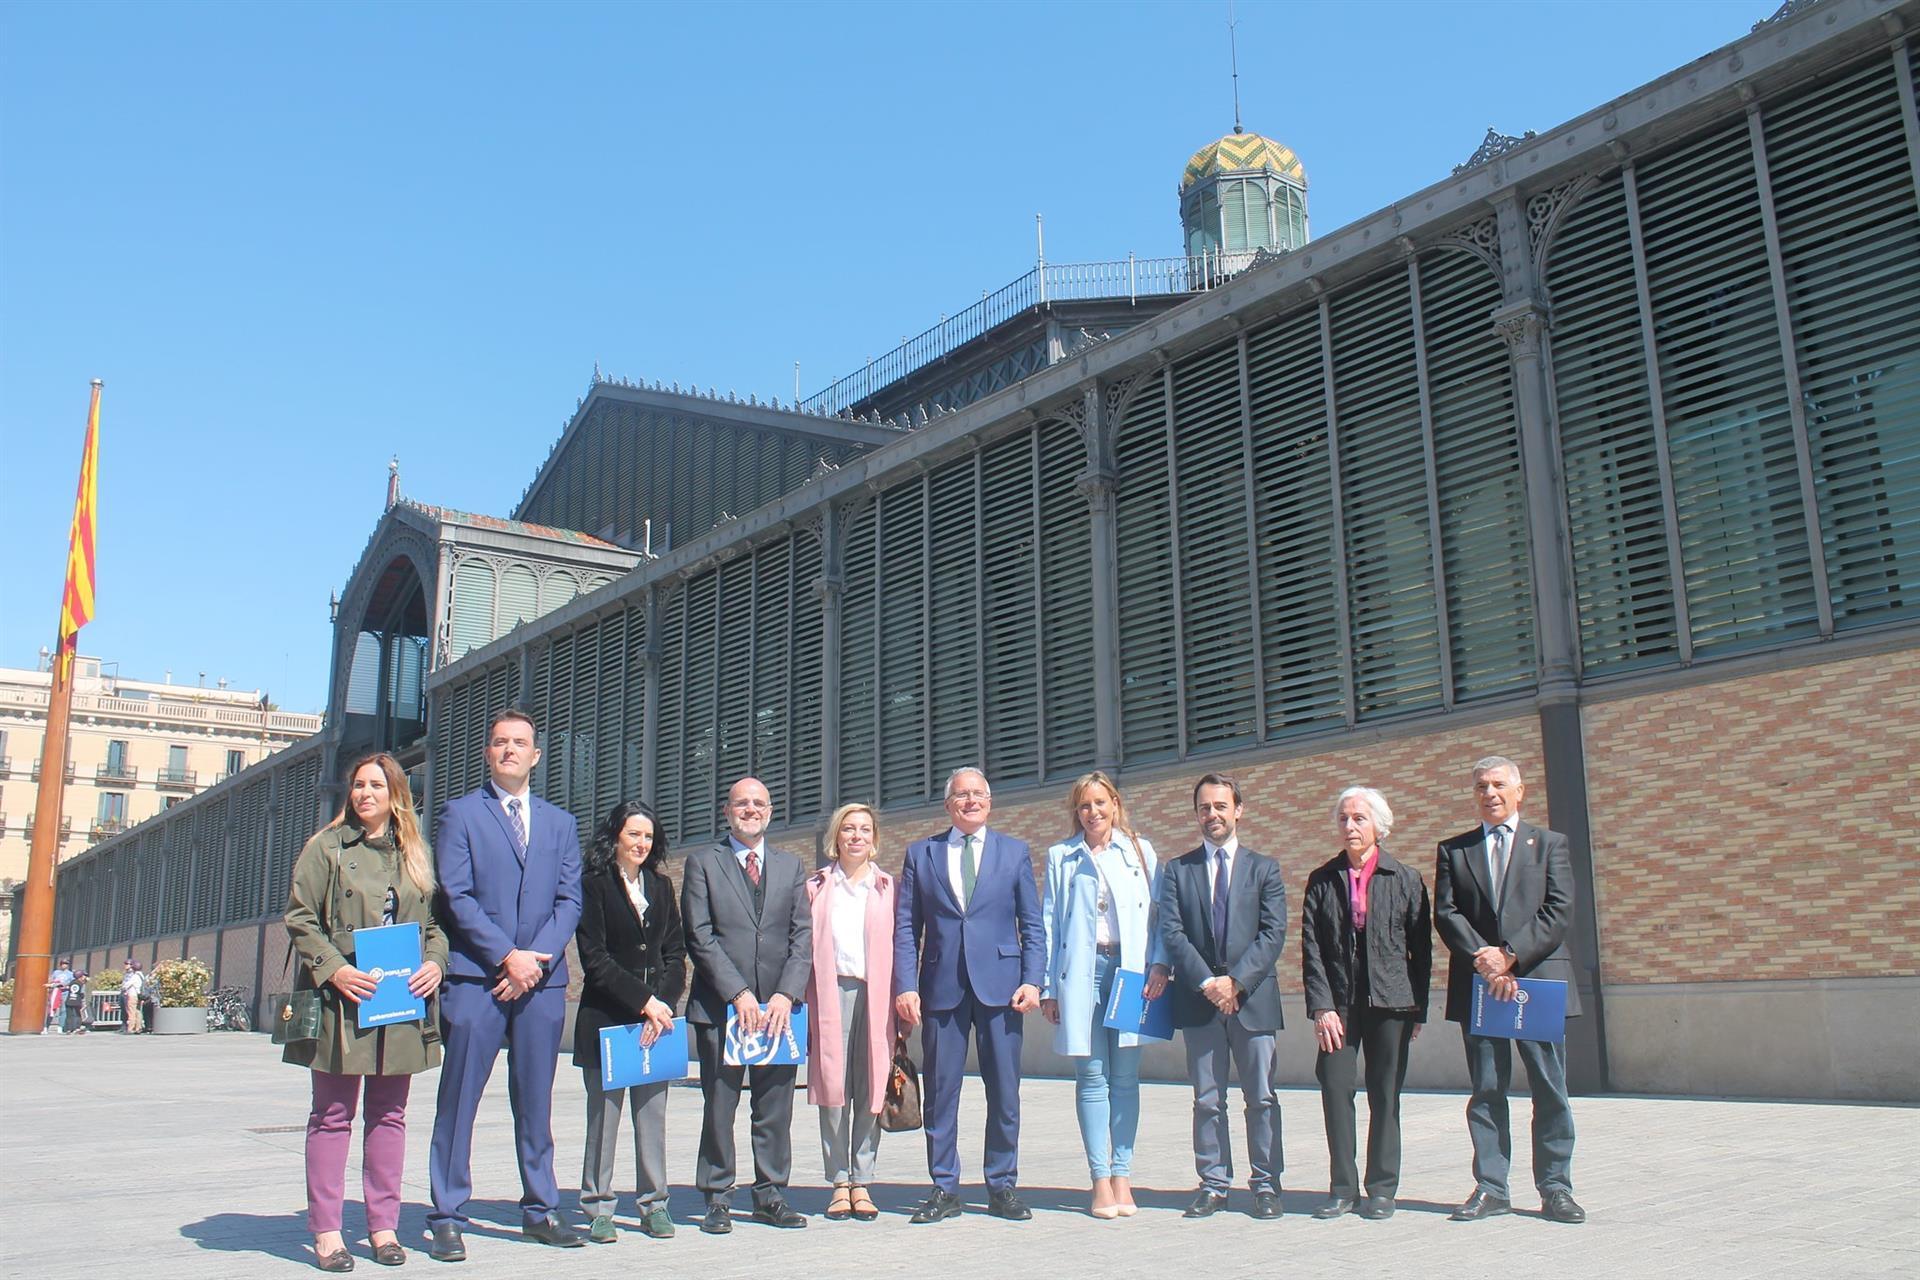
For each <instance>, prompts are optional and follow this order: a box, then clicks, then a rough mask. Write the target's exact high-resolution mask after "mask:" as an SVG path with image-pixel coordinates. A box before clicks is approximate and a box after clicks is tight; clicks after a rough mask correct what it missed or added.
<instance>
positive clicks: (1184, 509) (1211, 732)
mask: <svg viewBox="0 0 1920 1280" xmlns="http://www.w3.org/2000/svg"><path fill="white" fill-rule="evenodd" d="M1243 185H1244V184H1236V185H1235V186H1234V187H1230V188H1229V189H1228V201H1229V203H1230V204H1233V205H1237V204H1238V203H1239V202H1240V199H1241V195H1240V191H1239V190H1238V187H1239V186H1243ZM1240 425H1241V424H1240V375H1239V350H1238V347H1237V345H1236V344H1233V343H1228V344H1226V345H1224V346H1220V347H1216V348H1215V349H1213V350H1212V351H1210V352H1207V353H1205V354H1204V355H1200V356H1196V357H1193V358H1192V359H1189V360H1185V361H1182V362H1181V363H1179V364H1177V365H1175V366H1174V371H1173V475H1174V483H1175V486H1176V492H1177V493H1178V495H1179V499H1178V501H1179V505H1178V508H1177V509H1176V512H1175V518H1174V526H1175V531H1176V533H1175V536H1176V539H1177V541H1178V543H1179V546H1180V598H1179V608H1180V611H1181V619H1180V621H1181V626H1180V633H1181V640H1182V647H1183V652H1184V655H1185V664H1184V670H1185V682H1184V692H1185V695H1186V706H1187V715H1186V726H1187V740H1186V748H1187V750H1188V751H1200V750H1207V749H1210V748H1216V747H1224V746H1230V745H1233V744H1236V743H1243V742H1247V741H1250V740H1252V738H1253V737H1254V735H1255V732H1256V729H1255V725H1254V706H1253V624H1252V620H1251V614H1250V612H1249V609H1248V597H1249V593H1250V591H1251V590H1252V585H1253V584H1252V583H1251V582H1250V581H1249V580H1248V566H1249V563H1250V555H1251V548H1249V547H1248V545H1247V506H1246V475H1245V471H1244V468H1245V465H1246V451H1245V449H1244V448H1243V447H1242V439H1241V430H1240Z"/></svg>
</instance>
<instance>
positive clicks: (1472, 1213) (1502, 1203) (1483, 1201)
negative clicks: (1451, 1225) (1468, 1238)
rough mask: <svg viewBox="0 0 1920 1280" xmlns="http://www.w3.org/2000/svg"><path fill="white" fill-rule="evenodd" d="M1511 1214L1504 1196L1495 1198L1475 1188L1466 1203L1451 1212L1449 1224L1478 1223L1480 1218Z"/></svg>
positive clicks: (1509, 1205) (1510, 1208) (1510, 1207)
mask: <svg viewBox="0 0 1920 1280" xmlns="http://www.w3.org/2000/svg"><path fill="white" fill-rule="evenodd" d="M1511 1212H1513V1206H1512V1205H1511V1204H1509V1203H1508V1202H1507V1199H1506V1197H1505V1196H1496V1195H1492V1194H1489V1193H1488V1192H1485V1191H1482V1190H1481V1189H1480V1188H1478V1187H1475V1188H1474V1189H1473V1194H1472V1195H1470V1196H1468V1197H1467V1200H1466V1203H1465V1204H1463V1205H1461V1206H1460V1207H1459V1208H1458V1209H1455V1210H1454V1211H1453V1215H1452V1217H1450V1218H1449V1219H1448V1221H1450V1222H1478V1221H1480V1219H1482V1218H1495V1217H1498V1216H1499V1215H1501V1214H1503V1213H1511Z"/></svg>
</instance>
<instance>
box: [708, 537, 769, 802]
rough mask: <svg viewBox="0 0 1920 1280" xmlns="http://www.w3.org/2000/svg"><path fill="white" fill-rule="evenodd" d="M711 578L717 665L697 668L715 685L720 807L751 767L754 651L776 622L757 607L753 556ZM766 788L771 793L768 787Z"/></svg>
mask: <svg viewBox="0 0 1920 1280" xmlns="http://www.w3.org/2000/svg"><path fill="white" fill-rule="evenodd" d="M708 576H712V577H717V578H718V579H719V581H718V584H717V586H718V592H719V599H718V602H717V604H716V608H715V614H714V617H713V621H712V624H711V625H712V627H713V631H714V636H713V646H714V648H713V654H714V667H713V669H712V670H711V671H710V672H709V671H706V670H705V669H704V668H695V670H699V671H701V672H702V674H703V675H704V676H705V679H706V681H707V682H709V683H711V684H712V686H713V702H714V732H713V739H714V751H713V760H714V766H713V767H714V774H713V792H714V799H715V803H716V804H717V803H719V801H720V800H721V798H722V797H723V796H724V795H725V793H726V791H727V788H729V787H731V786H732V785H733V784H734V783H735V782H736V781H737V780H739V779H740V778H743V777H745V776H747V774H748V773H749V772H750V771H751V768H752V765H751V759H752V749H753V715H754V708H753V683H754V680H753V677H754V671H755V669H756V667H757V666H758V665H759V664H758V662H757V661H756V651H757V650H759V649H760V648H762V647H764V646H765V644H766V643H767V637H766V634H765V633H766V630H767V629H768V626H769V624H770V623H771V621H772V620H771V619H769V618H768V617H766V616H765V615H763V614H761V613H760V612H759V610H758V608H757V605H758V604H759V601H758V599H757V593H756V592H755V590H754V586H755V581H754V580H755V573H754V558H753V557H750V556H736V557H735V558H733V559H732V560H729V561H727V562H726V563H725V564H724V565H722V566H721V567H720V569H719V571H718V572H717V573H716V574H712V575H708ZM761 781H763V782H765V781H766V779H764V778H763V779H761ZM767 789H768V790H769V791H771V790H772V789H773V788H772V785H771V784H770V783H769V784H768V788H767Z"/></svg>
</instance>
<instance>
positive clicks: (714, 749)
mask: <svg viewBox="0 0 1920 1280" xmlns="http://www.w3.org/2000/svg"><path fill="white" fill-rule="evenodd" d="M685 595H686V599H687V639H686V657H687V683H686V688H685V694H684V696H685V698H686V747H685V751H686V764H685V773H684V775H683V778H682V785H681V790H680V794H681V801H680V804H681V809H680V833H679V834H680V839H681V841H682V842H685V841H688V840H701V839H705V838H707V837H709V836H712V835H713V834H715V832H717V831H718V830H719V820H720V802H721V799H722V796H721V790H720V788H721V783H720V780H719V772H718V765H719V741H718V739H719V719H720V717H719V711H720V708H719V701H718V696H717V694H718V691H717V690H716V689H715V688H714V673H715V671H716V667H715V662H716V660H717V658H718V656H719V627H720V612H719V609H720V579H719V576H718V575H717V574H713V573H703V574H701V575H699V576H698V577H695V578H693V579H691V580H689V581H688V582H687V584H686V588H685Z"/></svg>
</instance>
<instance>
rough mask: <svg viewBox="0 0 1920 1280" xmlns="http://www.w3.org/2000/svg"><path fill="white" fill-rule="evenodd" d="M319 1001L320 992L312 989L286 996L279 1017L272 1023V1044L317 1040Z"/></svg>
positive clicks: (318, 1031) (318, 1032)
mask: <svg viewBox="0 0 1920 1280" xmlns="http://www.w3.org/2000/svg"><path fill="white" fill-rule="evenodd" d="M320 1000H321V995H320V992H318V991H315V990H314V989H313V988H312V987H307V988H304V989H302V990H299V991H295V992H293V993H291V994H290V995H288V996H287V1002H286V1003H285V1004H283V1005H281V1006H280V1016H279V1017H278V1018H275V1019H274V1021H273V1042H274V1043H275V1044H292V1043H294V1042H296V1041H300V1040H318V1039H319V1038H320Z"/></svg>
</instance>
